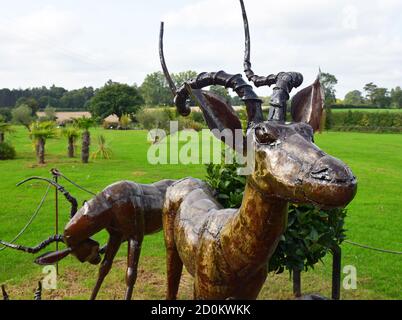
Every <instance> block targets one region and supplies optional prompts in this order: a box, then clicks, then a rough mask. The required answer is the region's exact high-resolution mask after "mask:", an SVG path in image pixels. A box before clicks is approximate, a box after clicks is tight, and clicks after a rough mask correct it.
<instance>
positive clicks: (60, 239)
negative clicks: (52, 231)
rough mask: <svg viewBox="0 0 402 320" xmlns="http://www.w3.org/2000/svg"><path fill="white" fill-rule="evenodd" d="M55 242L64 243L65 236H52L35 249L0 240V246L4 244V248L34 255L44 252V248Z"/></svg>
mask: <svg viewBox="0 0 402 320" xmlns="http://www.w3.org/2000/svg"><path fill="white" fill-rule="evenodd" d="M53 242H63V243H64V239H63V235H61V234H56V235H54V236H51V237H49V238H48V239H46V240H44V241H42V242H41V243H40V244H38V245H37V246H35V247H25V246H22V245H19V244H14V243H8V242H5V241H3V240H0V244H2V245H3V246H6V247H8V248H11V249H15V250H19V251H24V252H27V253H32V254H35V253H38V252H39V251H41V250H43V249H44V248H46V247H47V246H48V245H50V244H51V243H53Z"/></svg>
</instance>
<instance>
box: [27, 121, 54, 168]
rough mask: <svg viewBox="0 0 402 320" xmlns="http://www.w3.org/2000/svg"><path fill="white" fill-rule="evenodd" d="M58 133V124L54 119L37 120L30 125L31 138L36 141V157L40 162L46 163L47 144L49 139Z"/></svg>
mask: <svg viewBox="0 0 402 320" xmlns="http://www.w3.org/2000/svg"><path fill="white" fill-rule="evenodd" d="M56 134H57V131H56V124H55V123H54V122H53V121H44V122H39V121H36V122H34V123H32V124H31V125H30V132H29V136H30V138H31V139H32V140H33V141H34V142H35V149H36V157H37V158H38V163H39V164H44V163H45V144H46V140H47V139H51V138H54V137H55V136H56Z"/></svg>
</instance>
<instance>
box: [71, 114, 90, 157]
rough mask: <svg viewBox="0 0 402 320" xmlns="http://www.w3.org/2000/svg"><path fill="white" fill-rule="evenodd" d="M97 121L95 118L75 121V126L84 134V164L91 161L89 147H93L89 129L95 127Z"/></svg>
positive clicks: (82, 153) (82, 152) (82, 154)
mask: <svg viewBox="0 0 402 320" xmlns="http://www.w3.org/2000/svg"><path fill="white" fill-rule="evenodd" d="M94 124H95V121H94V119H93V118H86V117H85V116H84V117H81V118H76V119H74V126H75V127H76V128H78V129H81V130H82V131H83V132H82V145H81V161H82V163H88V159H89V147H90V145H91V134H90V132H89V129H90V128H91V127H93V126H94Z"/></svg>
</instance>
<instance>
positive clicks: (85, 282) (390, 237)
mask: <svg viewBox="0 0 402 320" xmlns="http://www.w3.org/2000/svg"><path fill="white" fill-rule="evenodd" d="M101 133H102V134H103V135H105V137H106V140H107V141H108V143H109V145H110V147H111V148H112V150H113V158H112V160H96V161H92V162H91V163H89V164H87V165H84V164H81V163H80V161H79V159H78V158H76V159H68V158H67V157H66V153H67V151H66V149H67V144H66V141H65V140H64V139H63V138H60V139H55V140H49V141H48V142H47V144H46V150H47V158H46V160H47V164H46V165H44V166H38V165H36V160H35V157H34V152H33V146H32V144H31V141H30V140H29V139H28V135H27V131H26V130H25V129H23V128H22V127H18V128H17V132H16V133H14V134H13V136H9V137H8V140H9V141H10V142H12V143H13V144H14V146H15V147H16V150H17V153H18V158H17V159H16V160H12V161H1V162H0V177H1V180H0V239H3V240H10V239H12V238H13V237H14V236H15V234H17V233H18V232H19V230H20V229H21V228H22V227H23V226H24V225H25V223H26V222H27V221H28V219H29V217H30V216H31V215H32V213H33V211H34V209H35V207H36V206H37V204H38V202H39V201H40V198H41V196H42V195H43V193H44V191H45V190H46V187H47V186H46V185H45V184H43V183H40V182H35V183H30V184H27V185H24V186H21V187H19V188H16V187H15V184H16V183H17V182H18V181H20V180H22V179H24V178H27V177H29V176H32V175H40V176H47V177H49V170H50V169H51V168H53V167H57V168H58V169H60V170H61V171H62V172H63V173H64V174H66V175H67V176H68V177H70V178H71V179H73V180H75V181H77V182H79V183H80V184H81V185H83V186H85V187H86V188H88V189H90V190H92V191H100V190H102V189H103V188H104V187H105V186H107V185H108V184H110V183H112V182H115V181H118V180H122V179H127V180H134V181H138V182H142V183H148V182H153V181H156V180H159V179H163V178H182V177H185V176H193V177H200V178H202V177H203V176H204V174H205V170H204V167H203V165H158V166H153V165H150V164H149V163H148V162H147V149H148V146H149V144H148V143H147V142H146V132H144V131H106V130H103V129H94V130H92V135H93V139H92V140H93V141H94V143H95V141H96V139H95V138H96V136H97V135H98V134H101ZM316 143H317V144H318V145H319V146H320V147H321V148H323V149H324V150H325V151H326V152H328V153H330V154H331V155H334V156H336V157H339V158H341V159H342V160H344V161H345V162H346V163H348V164H349V165H350V167H351V168H352V170H353V172H354V174H355V175H356V176H357V177H358V179H359V187H358V193H357V196H356V198H355V200H354V201H353V202H352V203H351V204H350V206H349V208H348V209H349V211H348V217H347V220H346V228H347V229H348V231H347V236H348V238H349V239H350V240H352V241H355V242H359V243H362V244H366V245H371V246H374V247H379V248H385V249H391V250H398V251H402V232H401V229H402V215H401V209H400V204H401V202H402V192H401V186H402V170H401V164H402V135H397V134H363V133H340V132H329V133H324V134H321V135H317V136H316ZM64 184H65V186H66V187H67V189H68V190H69V191H71V193H72V194H73V195H74V196H76V197H77V198H78V199H79V202H80V203H81V202H82V201H83V200H85V199H88V198H89V197H90V195H88V194H86V193H84V192H82V191H80V190H79V189H77V188H75V187H73V186H71V185H69V184H67V183H65V182H64ZM53 193H54V191H53V190H52V192H51V196H49V198H48V200H47V201H46V202H45V205H44V207H43V210H42V211H41V212H40V214H39V216H38V218H37V219H36V220H35V221H34V223H33V224H32V225H31V227H30V228H29V229H28V231H27V232H26V233H25V234H24V235H23V236H22V237H21V238H20V239H19V241H18V243H21V244H25V245H35V244H37V243H39V242H40V241H41V240H43V239H45V238H47V237H48V236H50V235H52V234H54V233H55V230H54V204H53V197H52V196H53ZM60 206H61V220H62V221H61V223H60V226H61V227H60V229H61V230H62V226H63V225H64V224H65V223H66V222H67V220H68V212H69V205H68V204H67V203H66V202H65V201H64V200H63V199H61V204H60ZM96 239H97V240H100V241H101V242H104V241H105V239H106V234H105V233H100V234H99V235H97V236H96ZM342 250H343V256H342V265H343V266H345V265H353V266H355V267H356V268H357V289H356V290H343V291H342V298H344V299H375V298H379V299H402V274H401V272H400V271H401V267H402V256H401V255H392V254H385V253H379V252H375V251H369V250H365V249H361V248H357V247H354V246H351V245H350V244H346V243H345V244H344V245H343V246H342ZM125 254H126V246H123V247H122V249H121V250H120V252H119V257H118V259H116V263H115V267H114V268H113V270H112V272H111V274H110V276H108V278H107V279H106V281H105V285H104V287H102V289H101V293H100V298H105V299H121V298H122V296H123V292H124V266H125ZM33 259H34V256H31V255H28V254H24V253H22V252H16V251H12V250H9V249H7V250H4V251H0V284H2V283H6V284H7V287H8V288H9V291H10V296H11V298H14V299H21V298H29V299H31V298H32V296H33V294H32V292H33V289H34V287H35V285H36V281H38V280H39V279H41V277H43V274H42V268H41V267H39V266H37V265H35V264H34V263H33ZM96 270H97V267H96V266H91V265H88V264H80V263H79V262H78V261H76V260H74V259H73V258H70V257H68V258H66V259H64V260H63V261H62V262H61V263H60V277H59V283H58V285H59V288H58V289H57V290H54V291H49V292H46V293H45V298H49V299H58V298H64V299H72V298H74V299H87V298H88V297H89V294H90V290H91V287H92V286H93V284H94V281H95V278H96ZM164 272H165V265H164V244H163V238H162V233H158V234H156V235H153V236H149V237H146V238H145V241H144V244H143V251H142V256H141V261H140V270H139V277H138V280H137V284H136V287H135V291H134V297H135V298H136V299H139V298H142V299H154V298H163V296H164V290H165V280H164ZM302 282H303V283H302V286H303V290H304V292H318V293H321V294H323V295H327V296H329V295H330V283H331V259H330V257H326V258H325V259H324V264H320V265H317V268H316V269H315V270H313V271H309V272H308V273H306V274H304V273H303V274H302ZM180 292H181V293H180V298H191V297H192V296H191V279H190V278H189V276H188V275H185V277H184V279H183V283H182V287H181V291H180ZM260 298H261V299H273V298H285V299H286V298H291V282H290V281H289V277H288V274H286V273H285V274H282V275H279V276H278V275H272V276H270V277H269V279H268V280H267V283H266V285H265V286H264V289H263V290H262V292H261V294H260Z"/></svg>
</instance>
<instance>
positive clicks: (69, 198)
mask: <svg viewBox="0 0 402 320" xmlns="http://www.w3.org/2000/svg"><path fill="white" fill-rule="evenodd" d="M30 180H42V181H45V182H47V183H50V184H51V185H52V186H54V187H55V188H56V189H57V190H58V191H60V192H61V193H62V194H63V195H64V197H65V198H66V199H67V201H68V202H70V204H71V211H70V217H71V218H72V217H74V215H75V213H76V212H77V210H78V202H77V199H75V198H74V197H73V196H72V195H71V194H70V193H69V192H68V191H67V190H66V189H64V187H63V186H61V185H59V184H58V183H56V182H54V181H53V180H51V179H47V178H43V177H37V176H34V177H30V178H27V179H25V180H22V181H21V182H18V183H17V187H19V186H20V185H22V184H24V183H26V182H28V181H30Z"/></svg>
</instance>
